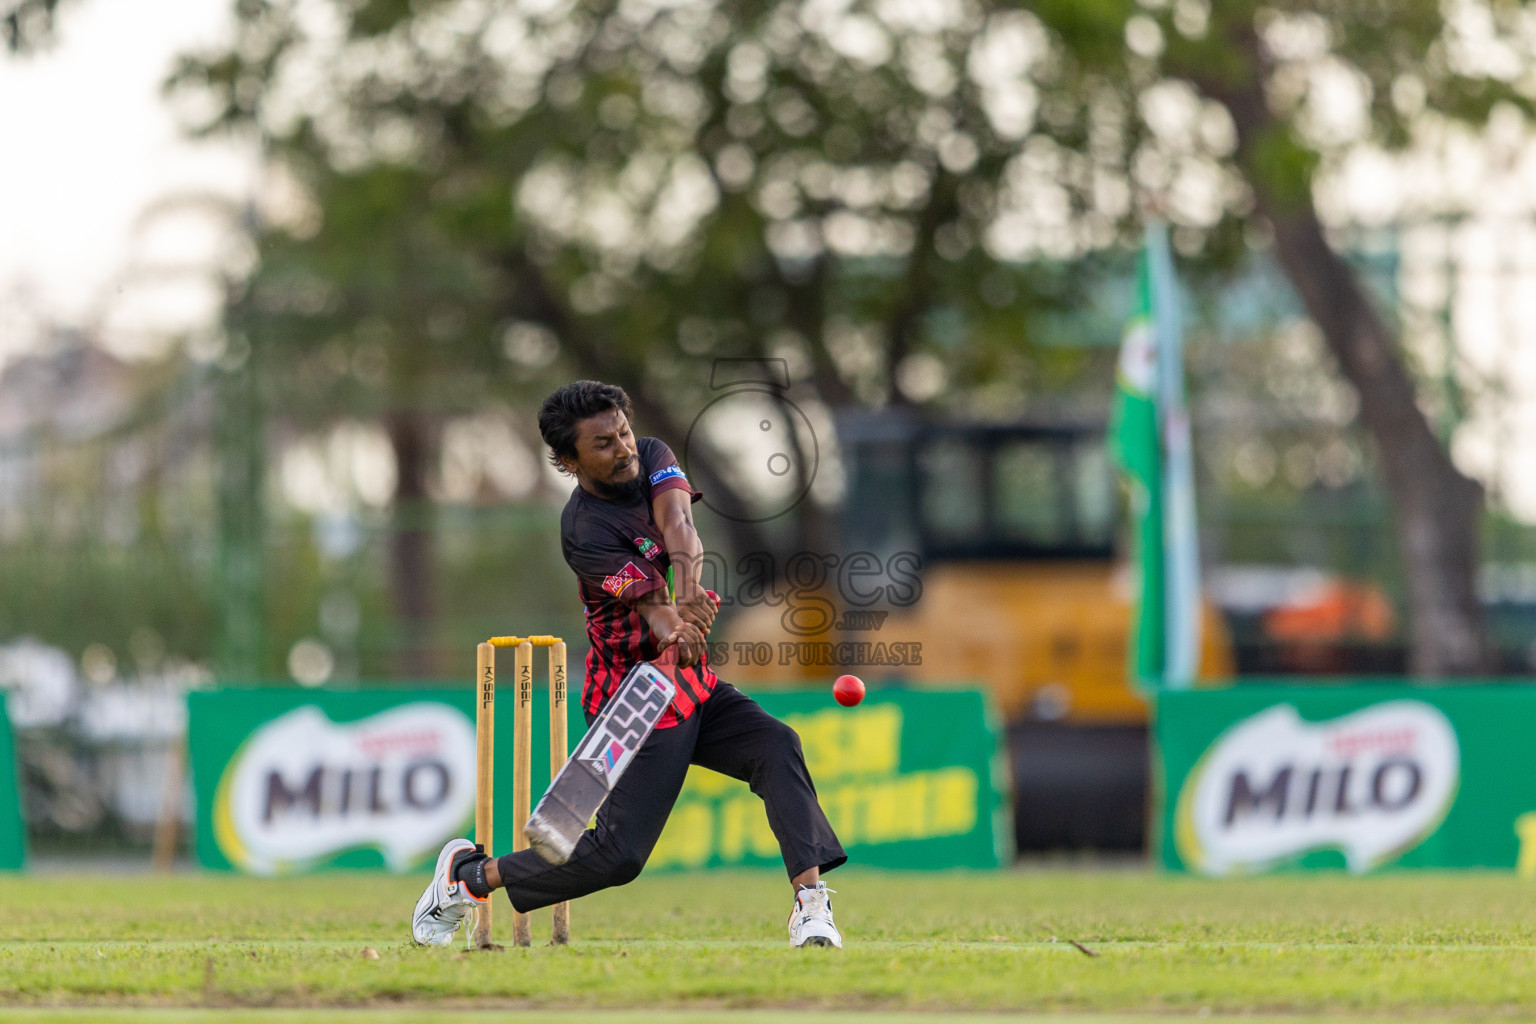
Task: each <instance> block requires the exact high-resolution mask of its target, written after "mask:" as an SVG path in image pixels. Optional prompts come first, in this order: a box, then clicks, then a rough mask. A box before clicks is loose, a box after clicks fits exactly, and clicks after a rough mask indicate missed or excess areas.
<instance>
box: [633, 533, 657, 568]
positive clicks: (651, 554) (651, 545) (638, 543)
mask: <svg viewBox="0 0 1536 1024" xmlns="http://www.w3.org/2000/svg"><path fill="white" fill-rule="evenodd" d="M635 547H637V548H639V549H640V553H641V554H642V555H644V556H645V560H646V561H647V562H654V561H656V556H657V555H659V554H661V546H660V545H659V544H657V543H656V542H655V541H653V540H651V538H649V537H636V538H635Z"/></svg>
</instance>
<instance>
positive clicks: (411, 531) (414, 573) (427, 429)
mask: <svg viewBox="0 0 1536 1024" xmlns="http://www.w3.org/2000/svg"><path fill="white" fill-rule="evenodd" d="M384 424H385V429H386V430H387V431H388V432H389V443H390V446H391V447H392V448H393V449H394V453H395V473H396V477H397V482H396V484H395V503H394V515H393V521H392V523H391V529H390V550H389V555H390V572H391V581H390V584H391V589H392V590H393V592H394V605H395V619H396V621H397V622H398V623H399V626H400V631H399V634H398V639H399V647H398V649H397V651H396V654H395V666H396V667H395V671H396V672H397V673H398V674H399V675H400V676H402V677H403V678H407V679H423V678H427V677H429V676H430V675H432V673H433V671H434V669H435V665H434V664H433V662H434V659H433V657H432V651H431V648H430V645H429V639H430V638H429V636H428V631H429V628H430V624H431V621H432V609H433V604H434V602H433V599H432V598H433V592H432V586H433V577H434V574H433V560H432V555H433V553H432V501H431V499H430V497H429V495H428V494H427V478H428V475H429V474H430V473H431V470H432V457H433V453H434V451H435V445H434V443H433V436H432V427H431V424H430V423H428V421H427V419H426V417H425V416H423V415H422V414H421V413H420V412H418V411H416V410H410V409H399V410H395V411H393V412H390V413H389V414H387V415H386V416H385V417H384Z"/></svg>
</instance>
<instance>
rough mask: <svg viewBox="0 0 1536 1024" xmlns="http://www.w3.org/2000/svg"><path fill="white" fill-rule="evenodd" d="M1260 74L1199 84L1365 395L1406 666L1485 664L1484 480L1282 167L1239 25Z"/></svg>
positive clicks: (1416, 669)
mask: <svg viewBox="0 0 1536 1024" xmlns="http://www.w3.org/2000/svg"><path fill="white" fill-rule="evenodd" d="M1234 41H1235V43H1236V44H1237V45H1238V46H1240V47H1242V48H1243V49H1244V50H1246V52H1247V53H1248V55H1249V57H1250V58H1251V61H1252V68H1253V69H1254V73H1253V74H1250V75H1246V76H1243V80H1242V81H1209V80H1207V81H1201V80H1200V79H1199V76H1194V77H1195V78H1196V82H1197V84H1198V85H1199V86H1200V87H1201V88H1202V90H1203V91H1204V92H1205V93H1206V94H1207V95H1209V96H1211V97H1212V98H1214V99H1216V100H1218V101H1219V102H1220V103H1222V104H1223V105H1224V106H1225V107H1226V108H1227V111H1228V112H1229V113H1230V114H1231V116H1232V121H1233V123H1234V124H1235V125H1236V128H1237V139H1238V146H1237V155H1236V160H1237V163H1238V165H1239V167H1241V169H1242V170H1243V172H1244V174H1245V175H1246V177H1247V180H1248V182H1249V184H1250V185H1251V186H1252V188H1253V191H1254V197H1255V201H1256V204H1257V208H1258V212H1259V213H1261V214H1262V215H1263V216H1264V217H1265V218H1267V219H1268V220H1269V222H1270V224H1271V225H1272V226H1273V228H1274V233H1275V253H1276V256H1277V257H1278V259H1279V262H1280V265H1281V267H1282V268H1283V269H1284V271H1285V274H1286V276H1287V277H1288V278H1289V279H1290V281H1291V284H1292V286H1293V287H1294V288H1295V289H1296V291H1297V293H1298V294H1299V295H1300V296H1301V300H1302V302H1303V303H1304V304H1305V306H1306V309H1307V312H1308V314H1309V315H1310V316H1311V317H1312V319H1313V320H1314V321H1315V322H1316V323H1317V325H1318V327H1319V328H1320V329H1321V330H1322V333H1323V337H1324V338H1325V339H1326V341H1327V344H1328V347H1329V349H1330V350H1331V351H1332V352H1333V355H1334V357H1335V358H1336V359H1337V360H1338V363H1339V368H1340V370H1342V371H1343V373H1344V376H1345V378H1346V379H1348V381H1349V382H1350V383H1351V384H1352V385H1353V386H1354V388H1355V391H1356V392H1357V393H1358V395H1359V398H1360V419H1361V421H1362V422H1363V423H1364V424H1365V427H1366V429H1367V430H1369V431H1370V434H1371V437H1372V439H1373V440H1374V441H1375V444H1376V450H1377V453H1378V455H1379V458H1380V460H1381V464H1382V472H1383V476H1384V478H1385V483H1386V488H1387V492H1388V494H1389V495H1390V498H1391V501H1392V505H1393V510H1394V514H1395V518H1396V528H1397V536H1398V545H1399V549H1400V554H1401V558H1402V564H1403V569H1404V572H1405V574H1406V576H1407V580H1408V603H1409V610H1410V615H1411V623H1410V635H1409V641H1408V642H1409V668H1410V671H1411V672H1412V674H1414V675H1416V676H1421V677H1426V676H1455V675H1472V674H1476V673H1479V672H1482V671H1486V670H1487V668H1488V666H1489V659H1488V649H1487V644H1486V639H1485V634H1484V631H1483V617H1482V606H1481V604H1480V602H1479V600H1478V596H1477V572H1478V564H1479V548H1478V539H1479V526H1480V522H1481V517H1482V507H1483V489H1482V486H1481V485H1480V484H1478V483H1477V482H1476V481H1475V480H1472V479H1470V478H1469V477H1467V476H1465V475H1464V474H1463V473H1462V472H1461V471H1460V470H1458V469H1457V468H1456V466H1455V464H1454V463H1452V461H1451V459H1450V456H1449V455H1448V454H1447V453H1446V451H1445V449H1444V448H1443V447H1442V446H1441V444H1440V442H1439V440H1438V439H1436V437H1435V435H1434V431H1433V430H1432V429H1431V428H1430V425H1429V422H1428V421H1427V420H1426V419H1425V417H1424V414H1423V413H1422V412H1421V411H1420V409H1419V407H1418V404H1417V402H1416V400H1415V395H1414V387H1413V382H1412V380H1411V379H1410V378H1409V376H1408V372H1407V369H1406V368H1405V366H1404V365H1403V361H1402V359H1401V357H1400V355H1399V353H1398V350H1397V346H1396V344H1395V342H1394V339H1393V337H1392V335H1391V333H1390V331H1389V330H1388V328H1387V325H1386V323H1385V322H1384V321H1383V320H1382V318H1381V316H1380V315H1379V314H1378V313H1377V311H1376V309H1375V307H1373V306H1372V305H1371V302H1370V300H1369V298H1368V297H1367V296H1366V294H1365V292H1364V290H1363V289H1362V288H1361V286H1360V282H1359V280H1358V279H1357V278H1356V277H1355V274H1354V271H1353V270H1352V269H1351V268H1350V266H1349V265H1348V264H1347V263H1346V262H1345V261H1344V260H1343V259H1342V258H1341V257H1340V256H1339V254H1338V253H1336V252H1334V251H1333V249H1332V247H1331V246H1330V245H1329V244H1328V240H1327V238H1326V237H1325V235H1324V233H1323V227H1322V224H1321V222H1320V221H1319V220H1318V217H1317V211H1316V208H1315V207H1314V205H1313V203H1312V196H1311V190H1310V184H1309V183H1306V182H1300V183H1298V182H1294V181H1291V180H1289V176H1288V175H1283V172H1278V171H1276V170H1275V168H1274V164H1275V162H1276V161H1275V158H1274V156H1273V154H1274V152H1275V148H1276V146H1277V145H1280V144H1283V140H1285V139H1286V135H1285V133H1286V132H1287V131H1288V126H1286V125H1284V124H1282V123H1281V122H1280V121H1279V120H1278V119H1277V118H1276V117H1275V116H1274V114H1273V112H1272V111H1271V110H1270V108H1269V105H1268V103H1267V102H1266V101H1265V97H1264V91H1263V86H1262V82H1263V80H1264V78H1265V75H1264V73H1263V69H1264V67H1265V64H1264V58H1263V53H1262V50H1261V48H1260V44H1259V41H1258V40H1257V39H1256V38H1255V37H1254V36H1253V34H1252V32H1251V29H1245V30H1244V31H1243V32H1241V33H1239V34H1236V37H1235V40H1234Z"/></svg>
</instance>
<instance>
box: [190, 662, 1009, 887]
mask: <svg viewBox="0 0 1536 1024" xmlns="http://www.w3.org/2000/svg"><path fill="white" fill-rule="evenodd" d="M547 699H548V695H547V693H544V692H542V689H541V688H540V687H537V686H536V687H535V690H534V709H533V720H534V723H535V728H534V730H533V733H534V751H533V767H534V771H533V799H534V800H535V801H537V799H538V796H539V794H540V793H542V792H543V791H544V789H545V787H546V786H547V785H548V783H549V773H548V764H549V756H548V747H547V745H546V744H547V743H548V736H547V732H548V730H547V729H546V728H545V727H544V723H545V722H547V721H548V709H547V704H546V703H545V701H547ZM758 699H759V700H760V701H761V703H762V704H763V705H764V707H766V708H767V709H768V710H769V711H770V712H772V713H773V714H775V715H778V716H780V717H782V718H784V719H786V720H787V721H789V723H790V724H791V725H793V726H795V727H796V729H798V730H799V732H800V735H801V740H802V744H803V746H804V748H805V753H806V759H807V761H808V762H809V765H810V768H811V771H812V773H813V775H814V777H815V778H816V782H817V785H818V789H819V793H820V797H821V802H822V805H823V807H825V808H826V810H827V813H828V816H829V817H830V818H831V819H832V823H833V825H834V826H835V827H836V828H837V829H838V832H839V834H840V835H841V836H842V837H843V839H844V843H845V844H846V845H847V846H848V847H849V850H850V852H851V853H853V854H854V855H855V857H856V858H857V859H858V861H859V862H860V863H865V864H871V865H884V866H890V867H906V868H912V867H918V866H921V867H932V868H943V867H955V866H968V867H992V866H995V865H996V864H997V863H998V853H997V849H996V841H997V837H998V836H1001V835H1007V834H1008V830H1007V829H1006V827H1002V828H1000V827H998V823H997V821H996V820H995V819H996V818H997V817H998V815H999V814H1000V813H1001V802H1000V800H999V796H998V788H997V787H996V786H995V785H994V784H993V776H992V770H993V766H992V758H993V754H994V751H995V749H996V740H995V736H994V735H993V733H992V731H991V729H990V728H989V726H988V722H987V718H986V714H985V707H984V704H983V702H982V697H981V695H980V694H978V693H950V692H927V693H919V692H911V693H909V692H893V691H876V692H875V693H873V694H871V696H870V698H869V699H867V700H866V701H865V702H864V703H863V704H862V705H860V706H859V707H857V708H847V709H845V708H840V707H837V706H836V705H834V704H832V702H831V697H830V695H829V694H827V693H825V692H817V693H793V694H779V693H768V694H761V695H758ZM188 706H189V735H190V741H189V744H190V750H191V764H192V776H193V786H194V789H195V791H196V795H197V813H198V826H197V853H198V860H199V861H200V863H202V864H203V865H204V866H206V867H212V868H224V869H235V870H240V871H246V872H251V873H255V874H265V875H275V874H289V873H294V872H300V871H308V870H314V869H317V868H326V867H348V868H364V867H382V868H386V869H389V870H393V871H409V870H415V869H418V868H420V867H421V866H423V865H425V864H428V863H430V861H431V859H432V858H433V857H435V856H436V854H437V851H438V849H439V848H440V847H441V846H442V844H443V842H444V841H445V840H447V839H449V838H451V837H453V836H456V835H466V836H468V835H472V832H473V822H474V800H475V723H474V694H473V692H472V690H471V689H470V687H469V685H468V683H467V682H466V685H465V686H464V687H463V690H462V692H459V691H454V690H420V691H399V690H395V691H372V692H353V693H323V692H322V693H315V692H306V691H297V690H291V689H271V690H223V691H217V692H211V693H193V694H190V695H189V696H188ZM498 710H499V711H500V712H501V713H500V714H498V716H497V718H498V719H499V721H498V724H499V725H501V726H502V728H500V729H498V730H497V734H498V737H500V739H499V742H498V749H497V758H496V780H495V788H496V795H497V800H496V807H497V812H498V813H497V838H498V842H497V846H498V848H505V849H510V848H511V829H512V827H513V822H512V820H511V806H512V785H513V780H512V747H511V735H512V729H511V701H510V700H507V701H505V702H504V703H503V705H502V707H500V708H499V709H498ZM570 716H571V717H570V735H571V738H572V747H573V748H574V746H575V740H576V737H579V736H581V735H583V734H584V733H585V731H586V721H585V719H584V718H583V717H582V715H581V711H580V709H579V707H577V705H576V704H575V702H574V701H573V702H572V704H571V706H570ZM765 837H766V838H765ZM777 863H779V859H778V847H777V844H776V843H775V842H774V840H773V836H772V833H771V832H770V831H769V830H768V823H767V818H766V816H765V815H764V813H763V807H762V802H761V801H760V800H758V798H757V797H755V796H753V795H752V794H751V793H750V792H749V791H748V790H747V787H746V786H745V784H743V783H738V782H735V781H734V780H729V779H725V778H723V777H720V776H715V775H713V774H712V773H709V772H703V771H701V770H698V769H695V770H694V771H693V772H691V773H690V775H689V779H688V784H687V786H686V787H685V789H684V792H683V795H682V798H681V799H680V800H679V802H678V806H677V812H676V813H675V814H674V816H673V819H672V821H671V823H670V824H669V826H668V828H667V831H666V832H665V833H664V834H663V836H662V840H661V843H660V845H659V846H658V848H657V850H656V853H655V855H654V856H653V857H652V859H651V865H650V866H651V867H652V868H666V867H676V868H684V867H687V868H696V867H706V866H716V865H738V864H740V865H747V864H777Z"/></svg>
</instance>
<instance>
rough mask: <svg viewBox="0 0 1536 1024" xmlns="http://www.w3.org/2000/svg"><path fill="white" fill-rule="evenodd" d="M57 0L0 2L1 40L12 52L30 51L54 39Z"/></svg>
mask: <svg viewBox="0 0 1536 1024" xmlns="http://www.w3.org/2000/svg"><path fill="white" fill-rule="evenodd" d="M59 5H60V0H5V3H3V4H0V40H3V41H4V44H5V48H6V50H8V51H9V52H10V53H12V54H31V53H35V52H36V51H38V50H39V49H42V48H43V47H45V46H47V45H48V44H49V43H51V42H52V41H53V34H54V17H55V14H56V12H57V11H58V8H59Z"/></svg>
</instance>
